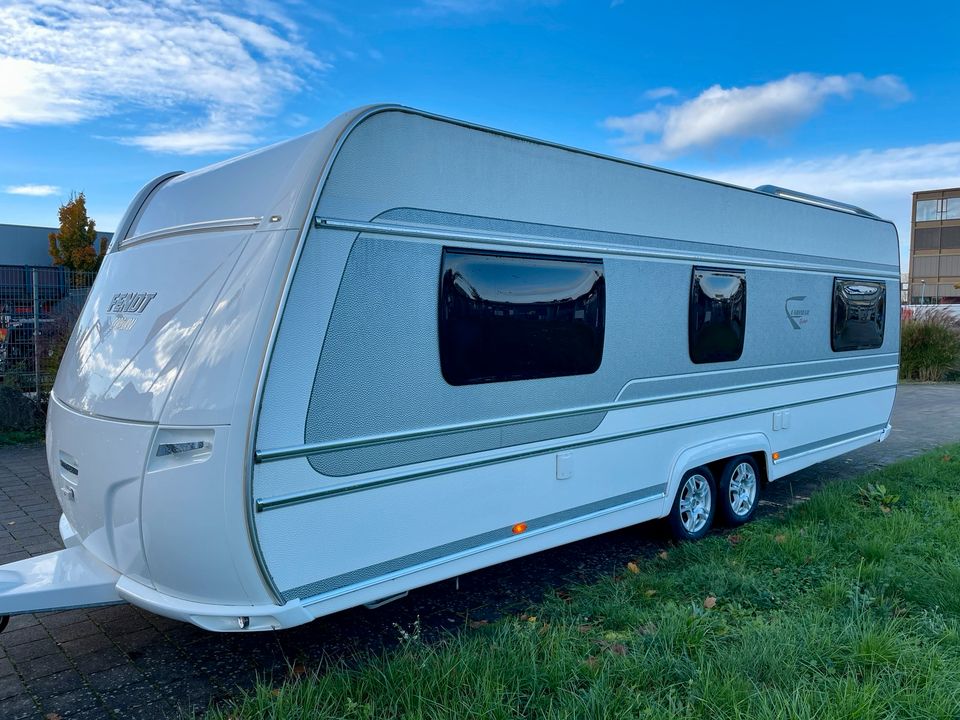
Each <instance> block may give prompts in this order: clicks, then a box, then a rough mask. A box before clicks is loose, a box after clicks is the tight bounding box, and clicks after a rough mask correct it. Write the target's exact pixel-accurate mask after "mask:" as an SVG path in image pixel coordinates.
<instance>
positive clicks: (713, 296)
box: [689, 267, 747, 363]
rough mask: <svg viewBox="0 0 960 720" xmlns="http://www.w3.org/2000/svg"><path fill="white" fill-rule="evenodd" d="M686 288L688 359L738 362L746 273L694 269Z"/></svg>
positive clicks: (740, 348)
mask: <svg viewBox="0 0 960 720" xmlns="http://www.w3.org/2000/svg"><path fill="white" fill-rule="evenodd" d="M690 289H691V293H690V333H689V336H690V359H691V360H693V362H695V363H710V362H729V361H731V360H739V359H740V355H741V354H743V336H744V330H745V328H746V321H747V276H746V273H745V272H744V271H743V270H722V269H715V268H700V267H695V268H694V269H693V281H692V282H691V288H690Z"/></svg>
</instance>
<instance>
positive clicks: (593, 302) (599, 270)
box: [439, 249, 605, 385]
mask: <svg viewBox="0 0 960 720" xmlns="http://www.w3.org/2000/svg"><path fill="white" fill-rule="evenodd" d="M604 300H605V292H604V279H603V262H602V261H600V260H585V259H574V260H571V259H569V258H558V257H541V256H534V255H519V254H512V253H511V254H506V253H503V254H494V253H484V252H476V251H473V252H466V251H461V250H450V249H444V251H443V260H442V272H441V278H440V325H439V333H440V368H441V370H442V372H443V377H444V378H445V379H446V381H447V382H448V383H450V384H451V385H471V384H474V383H487V382H502V381H506V380H529V379H533V378H547V377H558V376H563V375H583V374H587V373H592V372H596V370H597V369H598V368H599V367H600V360H601V358H602V356H603V328H604Z"/></svg>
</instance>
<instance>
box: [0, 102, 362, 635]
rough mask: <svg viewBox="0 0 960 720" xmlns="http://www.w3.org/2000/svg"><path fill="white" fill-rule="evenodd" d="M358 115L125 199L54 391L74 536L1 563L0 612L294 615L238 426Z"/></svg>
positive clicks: (52, 463)
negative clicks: (275, 567) (271, 563)
mask: <svg viewBox="0 0 960 720" xmlns="http://www.w3.org/2000/svg"><path fill="white" fill-rule="evenodd" d="M361 112H362V111H361ZM357 115H358V113H357V112H351V113H347V114H345V115H343V116H341V117H340V118H337V119H336V120H334V121H333V122H332V123H331V124H330V125H328V126H326V127H325V128H323V129H321V130H318V131H316V132H312V133H309V134H307V135H304V136H302V137H299V138H295V139H292V140H288V141H285V142H282V143H278V144H276V145H274V146H271V147H268V148H264V149H261V150H256V151H253V152H250V153H247V154H246V155H243V156H241V157H238V158H234V159H231V160H227V161H224V162H221V163H218V164H216V165H213V166H210V167H207V168H202V169H200V170H196V171H193V172H189V173H170V174H167V175H164V176H161V177H160V178H158V179H157V180H156V181H154V182H153V183H150V184H149V185H148V186H146V187H145V188H144V190H143V191H141V193H140V194H139V195H138V196H137V197H136V198H135V199H134V202H133V203H132V204H131V206H130V208H129V209H128V211H127V215H126V216H125V217H124V219H123V221H122V222H121V225H120V227H119V228H118V232H117V234H116V235H115V239H114V242H113V243H112V245H111V247H110V249H109V252H108V254H107V256H106V258H105V259H104V263H103V265H102V268H101V271H100V273H99V274H98V277H97V279H96V281H95V283H94V286H93V288H92V289H91V292H90V294H89V296H88V299H87V302H86V305H85V306H84V309H83V312H82V313H81V317H80V319H79V321H78V322H77V325H76V326H75V328H74V331H73V334H72V336H71V338H70V341H69V343H68V347H67V349H66V351H65V354H64V358H63V361H62V363H61V366H60V370H59V372H58V376H57V380H56V383H55V386H54V391H53V393H52V396H51V400H50V412H49V415H48V432H47V462H48V467H49V469H50V475H51V478H52V481H53V484H54V487H55V490H56V492H57V497H58V501H59V502H60V504H61V507H62V508H63V511H64V515H63V517H62V520H61V533H62V535H63V536H64V539H65V543H66V544H68V545H69V547H68V549H67V550H64V551H60V553H51V554H49V555H47V556H42V557H39V558H33V559H31V560H29V561H24V562H25V563H26V565H25V566H23V567H20V566H17V567H11V566H5V567H3V568H0V570H2V571H3V572H4V574H3V575H2V576H0V579H2V580H3V581H4V583H3V585H2V587H0V615H2V614H12V613H18V612H32V611H36V610H44V609H57V608H62V607H67V606H83V605H87V604H91V603H93V602H96V603H97V604H101V603H104V602H118V601H121V600H123V599H126V600H132V601H133V602H137V603H139V604H140V605H142V606H144V607H150V608H151V609H153V610H155V611H156V612H159V613H161V614H167V615H170V616H171V617H177V618H179V619H181V620H188V621H192V622H196V623H197V624H199V625H202V626H204V627H209V628H210V629H215V630H228V629H230V630H235V629H245V628H238V627H237V617H241V616H242V617H247V618H249V620H248V621H247V622H246V628H247V629H251V630H255V629H267V628H268V627H274V626H278V624H296V622H302V621H303V620H298V621H296V622H294V621H292V620H291V621H288V620H278V619H276V617H275V616H276V615H277V614H278V613H281V609H280V608H278V607H277V605H276V599H275V598H274V597H273V596H272V595H271V594H270V592H269V590H268V589H267V586H266V583H265V581H264V578H263V576H262V574H261V571H260V568H259V566H258V564H257V560H256V558H255V557H253V556H252V554H251V552H250V540H249V536H248V534H247V528H246V526H245V523H244V520H243V518H244V513H245V512H246V506H247V495H246V494H245V493H244V482H243V476H244V472H245V463H246V461H247V458H248V453H247V442H248V440H247V431H248V428H249V421H250V417H249V415H250V408H251V405H252V402H253V397H254V395H255V392H256V388H257V378H258V375H259V372H260V370H261V368H262V366H263V364H264V361H265V354H266V352H267V346H268V343H269V339H270V336H271V328H272V326H273V323H274V322H275V320H276V314H277V307H278V305H279V302H280V296H281V295H282V292H283V288H284V283H285V281H286V279H287V277H288V275H289V272H290V269H291V265H292V263H293V261H294V256H295V250H296V248H297V243H298V241H299V239H300V237H301V234H302V233H303V232H304V227H305V226H306V225H307V224H308V220H307V219H308V217H309V216H310V213H311V212H312V206H313V204H314V202H315V195H316V193H317V191H318V187H319V182H320V178H321V177H322V175H323V172H324V168H325V166H326V164H327V162H328V160H329V158H330V156H331V153H332V152H333V150H334V148H335V147H336V145H337V142H338V140H339V139H340V138H341V136H342V135H343V133H344V132H345V131H346V129H347V127H348V126H349V125H350V124H351V123H352V122H353V121H354V120H355V119H356V117H357ZM234 427H236V428H237V431H236V432H232V428H234ZM198 548H202V549H203V552H198ZM71 578H74V579H73V580H72V579H71ZM234 606H243V607H242V608H241V609H242V612H240V611H238V610H237V608H236V607H234ZM288 611H289V608H288V609H287V610H284V611H282V612H288ZM222 617H229V618H230V621H229V622H228V623H226V624H224V623H223V622H221V620H220V619H221V618H222ZM204 618H206V619H204ZM211 618H212V619H211ZM270 618H273V619H270Z"/></svg>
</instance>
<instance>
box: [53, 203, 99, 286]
mask: <svg viewBox="0 0 960 720" xmlns="http://www.w3.org/2000/svg"><path fill="white" fill-rule="evenodd" d="M57 214H58V216H59V218H60V231H59V232H52V233H50V236H49V237H50V257H52V258H53V264H54V265H63V266H64V267H66V268H69V269H71V270H81V271H86V272H95V271H96V270H98V269H99V268H100V263H101V262H103V256H104V254H105V253H106V252H107V239H106V238H101V240H100V243H99V247H98V248H95V244H96V242H97V229H96V225H97V224H96V222H94V221H93V220H91V219H90V218H88V217H87V199H86V197H84V195H83V193H82V192H81V193H77V194H76V195H71V196H70V199H69V200H68V201H67V202H65V203H64V204H63V205H61V206H60V210H59V212H58V213H57Z"/></svg>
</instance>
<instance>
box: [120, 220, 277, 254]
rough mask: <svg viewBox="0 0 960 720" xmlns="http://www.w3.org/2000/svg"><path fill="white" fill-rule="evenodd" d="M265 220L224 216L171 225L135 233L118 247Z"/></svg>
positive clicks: (253, 224)
mask: <svg viewBox="0 0 960 720" xmlns="http://www.w3.org/2000/svg"><path fill="white" fill-rule="evenodd" d="M261 220H263V218H262V217H241V218H223V219H221V220H204V221H203V222H195V223H187V224H186V225H171V226H170V227H165V228H160V229H159V230H151V231H150V232H145V233H141V234H140V235H134V236H133V237H131V238H126V239H124V240H121V241H120V244H119V245H118V246H117V249H119V250H122V249H123V248H126V247H131V246H133V245H140V244H141V243H145V242H150V241H151V240H160V239H161V238H166V237H174V236H176V235H190V234H193V233H201V232H215V231H218V230H243V229H244V228H255V227H257V226H258V225H259V224H260V221H261Z"/></svg>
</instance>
